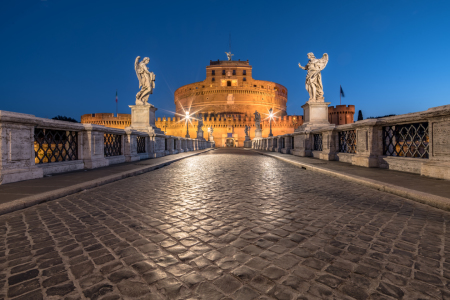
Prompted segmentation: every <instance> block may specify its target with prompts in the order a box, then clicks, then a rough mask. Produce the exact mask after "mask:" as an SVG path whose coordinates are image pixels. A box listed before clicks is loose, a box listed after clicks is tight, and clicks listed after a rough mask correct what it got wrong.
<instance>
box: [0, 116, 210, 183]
mask: <svg viewBox="0 0 450 300" xmlns="http://www.w3.org/2000/svg"><path fill="white" fill-rule="evenodd" d="M211 147H213V143H211V142H208V141H203V140H197V139H187V138H180V137H174V136H167V135H164V134H150V133H148V132H140V131H136V130H132V129H129V128H127V129H125V130H123V129H115V128H109V127H104V126H101V125H93V124H80V123H72V122H66V121H58V120H51V119H45V118H37V117H35V116H33V115H28V114H21V113H14V112H8V111H1V110H0V184H4V183H9V182H16V181H21V180H28V179H33V178H40V177H43V176H45V175H49V174H55V173H62V172H68V171H75V170H81V169H93V168H99V167H104V166H108V165H112V164H117V163H123V162H131V161H137V160H141V159H147V158H154V157H161V156H165V155H170V154H176V153H179V152H187V151H193V150H201V149H206V148H211Z"/></svg>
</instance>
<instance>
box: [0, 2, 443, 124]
mask: <svg viewBox="0 0 450 300" xmlns="http://www.w3.org/2000/svg"><path fill="white" fill-rule="evenodd" d="M449 15H450V1H405V0H395V1H392V0H390V1H377V0H374V1H278V2H274V1H264V0H262V1H212V0H211V1H111V0H110V1H80V0H77V1H72V0H64V1H56V0H47V1H40V0H39V1H18V0H2V1H1V2H0V45H1V46H0V54H1V55H0V65H1V69H0V70H1V71H0V110H7V111H14V112H22V113H29V114H34V115H36V116H39V117H49V118H51V117H54V116H55V115H65V116H69V117H73V118H75V119H78V120H79V119H80V116H81V115H82V114H85V113H96V112H97V113H99V112H115V93H116V90H118V93H119V113H129V112H130V109H129V108H128V105H132V104H134V101H135V95H136V93H137V92H138V81H137V78H136V75H135V72H134V68H133V64H134V59H135V57H136V56H138V55H140V56H141V57H145V56H149V57H150V59H151V61H150V64H149V65H148V66H149V69H150V70H151V71H153V72H155V73H156V88H155V90H154V94H153V95H151V96H150V100H149V102H150V103H152V104H154V105H155V106H156V107H158V108H159V110H158V112H157V116H164V115H166V116H169V115H170V113H169V111H173V110H174V108H175V105H174V102H173V100H174V99H173V92H174V91H175V90H176V89H177V88H178V87H180V86H182V85H185V84H188V83H192V82H196V81H201V80H203V79H204V78H205V67H206V65H208V64H209V61H210V60H217V59H221V60H225V59H226V56H225V53H224V52H225V51H228V37H229V34H231V37H232V52H233V53H234V54H235V56H234V57H233V58H234V59H241V60H247V59H248V60H249V61H250V64H251V65H252V66H253V77H254V78H255V79H261V80H269V81H274V82H277V83H280V84H282V85H284V86H286V87H287V89H288V114H303V111H302V109H301V105H303V104H304V103H305V101H307V99H308V93H307V92H306V90H305V87H304V80H305V75H306V72H305V71H303V70H301V69H299V68H298V66H297V64H298V63H299V62H301V63H302V65H305V64H306V63H307V57H306V54H307V53H308V52H314V54H315V55H316V56H318V57H319V56H322V54H323V53H325V52H326V53H328V55H329V57H330V61H329V63H328V65H327V67H326V69H325V70H324V71H323V72H322V79H323V85H324V93H325V94H324V96H325V100H326V101H327V102H331V104H332V105H336V104H339V85H342V87H343V89H344V91H345V94H346V97H345V98H343V104H354V105H356V109H357V110H362V112H363V114H364V117H369V116H379V115H386V114H403V113H409V112H416V111H422V110H426V109H428V108H430V107H435V106H440V105H446V104H450V98H449V95H450V71H449V70H450V58H449V56H450V38H449V36H450V17H449Z"/></svg>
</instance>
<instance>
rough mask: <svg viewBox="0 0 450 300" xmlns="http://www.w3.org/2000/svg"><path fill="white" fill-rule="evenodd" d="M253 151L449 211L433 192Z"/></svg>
mask: <svg viewBox="0 0 450 300" xmlns="http://www.w3.org/2000/svg"><path fill="white" fill-rule="evenodd" d="M252 151H255V150H252ZM255 152H256V153H259V154H262V155H266V156H270V157H273V158H276V159H279V160H283V161H286V162H288V163H291V164H294V165H297V166H300V167H302V168H304V169H306V170H311V171H316V172H321V173H324V174H327V175H331V176H334V177H338V178H342V179H345V180H348V181H353V182H356V183H359V184H363V185H365V186H368V187H370V188H373V189H376V190H379V191H382V192H386V193H390V194H394V195H397V196H400V197H404V198H407V199H410V200H413V201H417V202H420V203H424V204H427V205H430V206H433V207H436V208H439V209H443V210H447V211H450V198H446V197H441V196H437V195H433V194H428V193H424V192H420V191H416V190H412V189H408V188H404V187H400V186H397V185H393V184H389V183H385V182H381V181H377V180H373V179H368V178H365V177H361V176H354V175H349V174H348V173H343V172H338V171H333V170H329V169H326V168H322V167H316V166H314V165H310V164H306V163H302V162H298V161H294V160H291V159H289V158H285V157H280V156H277V155H272V154H270V153H266V152H260V151H255Z"/></svg>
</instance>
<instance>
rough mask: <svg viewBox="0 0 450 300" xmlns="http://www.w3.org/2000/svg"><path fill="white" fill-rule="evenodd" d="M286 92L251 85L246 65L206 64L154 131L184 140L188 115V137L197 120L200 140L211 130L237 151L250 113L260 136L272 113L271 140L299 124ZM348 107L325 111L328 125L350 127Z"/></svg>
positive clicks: (86, 119)
mask: <svg viewBox="0 0 450 300" xmlns="http://www.w3.org/2000/svg"><path fill="white" fill-rule="evenodd" d="M287 96H288V91H287V88H286V87H284V86H283V85H281V84H278V83H275V82H271V81H265V80H256V79H253V77H252V66H250V64H249V61H248V60H247V61H240V60H238V61H221V60H217V61H210V64H209V66H206V79H205V80H203V81H200V82H195V83H191V84H187V85H184V86H182V87H180V88H178V89H177V90H176V91H175V94H174V101H175V110H176V113H177V116H176V117H173V118H170V117H169V118H165V117H164V118H157V121H156V126H157V127H158V128H160V129H161V130H163V131H164V132H165V133H166V134H167V135H173V136H181V137H184V136H185V135H186V130H187V128H186V122H185V120H183V118H184V117H183V116H185V115H186V112H189V114H190V115H192V116H193V119H191V120H190V122H189V135H190V137H191V138H196V137H197V128H198V120H199V119H200V118H201V119H202V120H203V137H204V138H205V139H208V138H209V135H210V133H209V128H210V127H212V128H213V136H214V141H215V142H216V146H217V147H226V146H233V147H242V146H243V145H244V140H245V133H244V129H245V126H250V127H251V130H250V138H251V139H253V138H254V136H255V129H256V128H255V117H254V113H255V111H258V112H259V113H260V114H261V119H262V122H261V128H262V130H263V131H262V134H263V137H267V136H268V135H269V131H270V129H269V126H270V125H269V120H268V115H269V109H271V108H272V109H273V112H274V114H275V118H274V119H273V120H272V133H273V135H274V136H276V135H283V134H288V133H293V132H294V130H295V129H296V128H297V127H299V126H300V125H302V124H303V118H302V116H288V115H287V111H286V103H287ZM354 113H355V106H354V105H349V106H346V105H337V106H336V107H332V106H330V107H329V121H330V123H333V124H336V125H340V124H348V123H353V115H354ZM81 123H92V124H98V125H104V126H108V127H114V128H125V127H128V126H130V123H131V116H130V115H129V114H119V115H118V117H114V114H105V113H101V114H86V115H83V116H82V117H81Z"/></svg>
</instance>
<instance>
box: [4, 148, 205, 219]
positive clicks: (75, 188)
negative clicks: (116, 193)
mask: <svg viewBox="0 0 450 300" xmlns="http://www.w3.org/2000/svg"><path fill="white" fill-rule="evenodd" d="M210 150H213V148H210V149H206V150H204V151H202V152H197V153H192V154H191V155H187V156H183V157H179V158H174V159H172V160H170V161H165V162H162V163H159V164H156V165H149V166H145V167H141V168H137V169H134V170H129V171H125V172H121V173H117V174H113V175H109V176H105V177H101V178H98V179H94V180H90V181H86V182H83V183H79V184H76V185H72V186H69V187H65V188H61V189H57V190H54V191H50V192H46V193H41V194H37V195H32V196H27V197H24V198H21V199H17V200H13V201H11V202H8V203H3V204H0V215H4V214H7V213H10V212H13V211H16V210H20V209H24V208H27V207H30V206H33V205H36V204H40V203H43V202H47V201H51V200H55V199H58V198H62V197H64V196H68V195H71V194H75V193H78V192H81V191H84V190H87V189H92V188H95V187H98V186H101V185H105V184H108V183H111V182H114V181H117V180H121V179H124V178H127V177H132V176H136V175H140V174H143V173H146V172H149V171H153V170H155V169H159V168H161V167H164V166H166V165H168V164H171V163H173V162H176V161H179V160H182V159H185V158H188V157H191V156H195V155H199V154H202V153H205V152H208V151H210ZM136 163H139V161H136Z"/></svg>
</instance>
